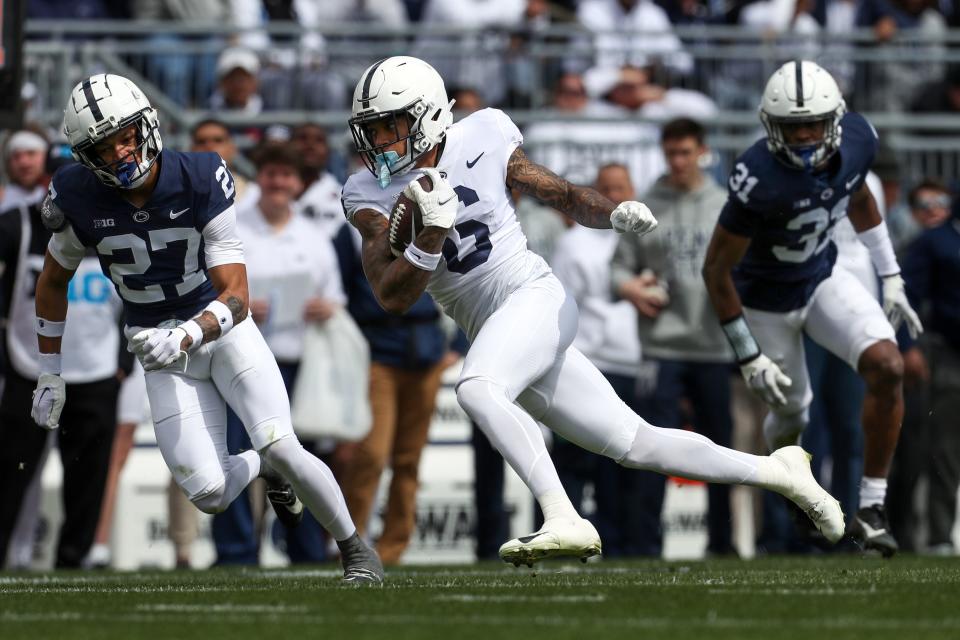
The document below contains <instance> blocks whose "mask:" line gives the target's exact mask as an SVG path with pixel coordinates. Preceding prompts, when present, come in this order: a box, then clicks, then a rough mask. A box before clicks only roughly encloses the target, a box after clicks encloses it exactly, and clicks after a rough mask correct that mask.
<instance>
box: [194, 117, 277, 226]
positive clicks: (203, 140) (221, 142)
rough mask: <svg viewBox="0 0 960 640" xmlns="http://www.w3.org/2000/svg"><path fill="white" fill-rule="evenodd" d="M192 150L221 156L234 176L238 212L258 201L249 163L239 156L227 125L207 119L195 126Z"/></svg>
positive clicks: (213, 119) (214, 119)
mask: <svg viewBox="0 0 960 640" xmlns="http://www.w3.org/2000/svg"><path fill="white" fill-rule="evenodd" d="M190 150H191V151H213V152H214V153H218V154H220V157H221V158H223V160H224V162H226V163H227V167H228V168H229V169H230V174H231V175H232V176H233V185H234V189H236V194H235V195H234V201H235V202H236V203H237V205H236V206H237V209H238V210H241V209H246V208H247V207H249V205H250V204H251V201H256V200H257V198H259V197H260V194H259V191H258V189H257V187H256V185H255V184H253V183H251V182H250V180H248V179H247V175H249V169H248V166H245V165H249V161H247V160H246V158H244V157H243V156H240V155H239V154H237V145H236V143H235V142H234V141H233V135H231V133H230V128H229V127H227V125H226V124H225V123H223V122H222V121H220V120H217V119H216V118H205V119H203V120H201V121H200V122H198V123H197V124H195V125H193V127H191V129H190Z"/></svg>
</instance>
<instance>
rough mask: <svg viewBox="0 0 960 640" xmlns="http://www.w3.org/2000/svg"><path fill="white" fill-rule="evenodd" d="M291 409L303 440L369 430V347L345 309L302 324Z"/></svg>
mask: <svg viewBox="0 0 960 640" xmlns="http://www.w3.org/2000/svg"><path fill="white" fill-rule="evenodd" d="M290 409H291V413H292V417H293V427H294V430H295V431H296V433H297V435H298V436H299V437H300V438H302V439H305V440H306V439H314V438H325V437H327V438H334V439H336V440H343V441H350V442H353V441H357V440H360V439H361V438H363V437H364V436H366V435H367V433H368V432H369V431H370V426H371V424H372V422H373V417H372V416H371V413H370V346H369V345H368V344H367V339H366V338H364V337H363V334H362V333H361V332H360V329H359V328H358V327H357V325H356V323H355V322H354V321H353V319H352V318H351V317H350V315H349V314H348V313H347V312H346V310H344V309H338V310H337V312H336V313H335V314H334V315H333V316H332V317H331V318H330V319H329V320H327V321H326V322H324V323H323V324H318V323H309V324H308V325H307V330H306V334H305V335H304V338H303V357H302V358H301V359H300V370H299V372H298V373H297V380H296V383H295V384H294V387H293V397H292V399H291V407H290Z"/></svg>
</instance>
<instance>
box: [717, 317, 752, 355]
mask: <svg viewBox="0 0 960 640" xmlns="http://www.w3.org/2000/svg"><path fill="white" fill-rule="evenodd" d="M720 327H721V328H722V329H723V333H724V334H725V335H726V336H727V340H728V341H729V342H730V346H731V347H733V353H734V355H735V356H736V357H737V364H745V363H747V362H749V361H751V360H753V359H754V358H756V357H757V356H759V355H760V345H759V344H757V340H756V338H754V337H753V334H752V333H751V332H750V327H749V326H747V321H746V320H744V319H743V316H742V315H739V316H737V317H736V318H734V319H733V320H728V321H727V322H724V323H723V324H721V325H720Z"/></svg>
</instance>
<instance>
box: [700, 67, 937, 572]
mask: <svg viewBox="0 0 960 640" xmlns="http://www.w3.org/2000/svg"><path fill="white" fill-rule="evenodd" d="M760 120H761V122H762V123H763V125H764V128H765V129H766V131H767V137H766V138H765V139H763V140H760V141H758V142H757V143H756V144H754V145H753V146H752V147H750V148H749V149H748V150H747V151H746V152H744V153H743V154H742V155H741V156H740V157H739V158H738V159H737V162H736V164H735V166H734V169H733V172H732V174H731V176H730V181H729V196H728V200H727V204H726V206H725V207H724V209H723V211H722V212H721V214H720V219H719V222H718V224H717V227H716V229H715V231H714V234H713V239H712V240H711V243H710V247H709V249H708V251H707V256H706V259H705V264H704V268H703V274H704V279H705V280H706V284H707V289H708V291H709V293H710V297H711V299H712V301H713V305H714V308H715V309H716V312H717V316H718V317H719V319H720V321H721V324H722V326H723V329H724V332H725V333H726V334H727V337H728V339H729V340H730V343H731V345H732V346H733V349H734V351H735V353H736V356H737V360H738V363H739V365H740V370H741V372H742V373H743V377H744V379H745V380H746V381H747V384H748V385H749V386H750V388H751V389H752V390H753V391H754V392H755V393H757V394H758V395H759V396H760V397H762V398H763V400H764V401H765V402H766V403H767V404H768V405H769V406H770V409H771V411H770V413H769V415H768V416H767V419H766V421H765V423H764V435H765V437H766V440H767V444H768V446H769V447H770V448H771V449H776V448H778V447H782V446H785V445H788V444H796V443H797V442H798V440H799V438H800V435H801V433H802V431H803V429H804V428H805V427H806V426H807V423H808V421H809V412H808V407H809V405H810V402H811V399H812V393H811V391H810V382H809V378H808V376H807V370H806V363H805V360H804V352H803V336H802V334H803V333H804V332H806V333H807V334H808V335H809V336H810V337H811V338H812V339H813V340H815V341H816V342H818V343H819V344H821V345H823V346H824V347H826V348H827V349H829V350H830V351H831V352H832V353H834V354H836V355H837V357H840V358H843V359H844V360H846V362H847V363H849V364H850V366H851V367H853V368H854V369H855V370H856V371H858V372H859V373H860V375H861V376H863V379H864V380H865V382H866V384H867V395H866V398H865V400H864V405H863V427H864V432H865V443H866V444H865V452H864V475H863V479H862V481H861V488H860V509H859V510H858V512H857V514H856V516H855V517H854V519H853V522H852V523H851V526H850V528H849V533H850V534H851V535H852V536H853V538H854V539H855V540H856V541H857V542H858V543H859V544H860V545H861V546H862V547H864V548H870V549H874V550H877V551H880V552H881V553H883V554H884V555H885V556H889V555H892V554H893V553H895V552H896V550H897V543H896V540H894V538H893V536H892V535H890V532H889V527H888V526H887V520H886V514H885V511H884V508H883V502H884V497H885V494H886V484H887V481H886V478H887V473H888V471H889V466H890V460H891V458H892V457H893V451H894V449H895V447H896V444H897V438H898V435H899V432H900V422H901V420H902V418H903V396H902V387H901V378H902V373H903V361H902V359H901V357H900V353H899V351H898V350H897V345H896V342H895V340H894V334H895V328H897V327H898V326H899V325H900V324H901V323H902V322H906V324H907V327H908V328H909V330H910V332H911V334H914V335H915V334H917V333H919V332H920V331H922V327H921V326H920V321H919V319H918V318H917V314H916V313H914V311H913V309H912V308H911V307H910V304H909V302H908V301H907V298H906V295H905V294H904V285H903V279H902V278H901V277H900V267H899V266H898V265H897V260H896V257H895V256H894V253H893V247H892V245H891V243H890V238H889V236H888V234H887V227H886V224H885V223H884V221H883V219H882V218H881V217H880V213H879V212H878V210H877V205H876V202H875V201H874V199H873V196H872V195H871V194H870V191H869V190H868V189H867V186H866V184H865V183H864V180H865V178H866V176H867V171H868V170H869V169H870V165H871V163H872V162H873V158H874V155H875V154H876V151H877V144H878V143H877V134H876V132H875V131H874V129H873V127H872V126H870V124H869V123H868V122H867V121H866V120H865V119H864V118H863V117H862V116H860V115H859V114H856V113H848V112H846V107H845V104H844V101H843V98H842V96H841V95H840V91H839V89H838V87H837V84H836V82H835V81H834V79H833V78H832V77H831V76H830V74H829V73H827V72H826V71H825V70H824V69H822V68H821V67H819V66H818V65H816V64H814V63H813V62H808V61H800V60H798V61H795V62H788V63H786V64H784V65H783V66H782V67H780V69H778V70H777V71H776V72H775V73H774V74H773V76H772V77H771V78H770V80H769V81H768V82H767V85H766V89H765V90H764V94H763V101H762V104H761V106H760ZM844 215H848V216H849V218H850V221H851V222H852V223H853V227H854V228H855V229H856V230H857V234H858V237H859V238H860V240H861V241H862V242H863V244H864V245H865V246H866V247H867V249H869V251H870V257H871V260H872V262H873V264H874V267H875V268H876V270H877V273H878V274H879V275H880V277H881V278H882V281H883V308H881V307H880V305H879V304H878V303H877V301H876V300H875V299H874V298H873V296H871V295H870V293H869V292H867V290H866V289H865V288H864V287H863V285H862V284H860V282H859V281H858V280H857V279H856V278H855V277H854V276H853V275H851V274H850V273H848V272H847V271H845V270H844V269H843V268H842V267H840V266H839V265H836V264H834V263H835V259H836V255H837V250H836V246H835V245H834V244H833V242H832V241H831V240H830V237H829V231H830V229H831V227H832V226H833V225H834V223H835V222H836V221H837V220H838V219H839V218H841V217H843V216H844Z"/></svg>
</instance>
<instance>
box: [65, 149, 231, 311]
mask: <svg viewBox="0 0 960 640" xmlns="http://www.w3.org/2000/svg"><path fill="white" fill-rule="evenodd" d="M159 164H160V169H159V171H160V176H159V178H158V179H157V185H156V187H155V189H154V191H153V194H152V195H151V196H150V199H149V200H148V201H147V203H146V204H145V205H144V206H143V207H135V206H133V205H132V204H130V203H129V202H128V201H127V200H125V199H124V198H123V195H122V193H123V192H122V191H120V190H119V189H114V188H111V187H108V186H106V185H104V184H103V183H101V182H100V181H99V180H98V179H97V178H96V176H94V174H93V173H92V172H91V171H90V170H89V169H87V168H86V167H84V166H83V165H81V164H74V165H69V166H65V167H62V168H61V169H60V170H59V171H57V173H56V174H55V175H54V176H53V181H52V183H51V186H50V195H51V196H52V197H53V201H54V203H56V204H57V206H59V207H60V209H62V210H63V212H64V214H65V215H66V217H67V220H69V221H70V224H71V226H72V227H73V230H74V232H75V233H76V235H77V238H79V239H80V242H82V243H83V244H84V246H87V247H93V248H95V249H96V251H97V255H98V256H99V258H100V266H101V268H102V269H103V273H104V275H106V276H107V277H108V278H110V279H111V280H112V281H113V284H114V286H115V287H116V289H117V293H118V294H119V295H120V297H121V298H122V299H123V304H124V308H125V310H126V313H127V323H128V324H130V325H131V326H145V327H152V326H156V325H157V324H159V323H160V322H162V321H163V320H167V319H171V318H176V319H179V320H188V319H190V318H192V317H194V316H195V315H196V314H197V313H199V312H200V310H201V309H203V308H204V307H205V306H206V305H207V304H208V303H209V302H211V301H212V300H214V299H215V298H216V297H217V292H216V291H215V290H214V288H213V285H212V284H211V282H210V280H209V279H208V278H207V273H206V262H205V260H204V253H203V247H204V243H203V236H202V235H201V231H202V230H203V228H204V227H205V226H206V225H207V223H208V222H210V221H211V220H212V219H213V218H215V217H216V216H217V215H219V214H220V213H222V212H223V211H224V210H226V209H227V208H228V207H230V206H231V205H232V204H233V193H234V185H233V177H232V176H231V175H230V172H229V171H228V170H227V166H226V164H225V163H224V162H223V160H221V159H220V156H219V155H217V154H216V153H180V152H177V151H173V150H170V149H166V150H164V151H163V152H161V154H160V159H159Z"/></svg>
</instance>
